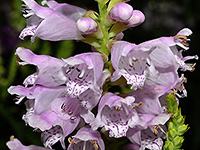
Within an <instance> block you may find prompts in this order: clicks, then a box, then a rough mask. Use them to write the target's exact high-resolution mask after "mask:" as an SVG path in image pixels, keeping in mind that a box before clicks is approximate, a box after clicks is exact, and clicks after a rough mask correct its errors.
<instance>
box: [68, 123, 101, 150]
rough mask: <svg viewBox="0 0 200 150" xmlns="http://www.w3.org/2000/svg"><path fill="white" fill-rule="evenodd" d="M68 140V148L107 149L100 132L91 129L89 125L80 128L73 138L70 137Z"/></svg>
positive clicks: (74, 149)
mask: <svg viewBox="0 0 200 150" xmlns="http://www.w3.org/2000/svg"><path fill="white" fill-rule="evenodd" d="M68 141H69V143H70V144H69V146H68V148H67V150H78V149H87V150H105V146H104V142H103V140H102V139H101V135H100V133H99V132H98V131H94V130H92V129H90V128H89V127H88V126H86V127H82V128H81V129H79V131H78V132H77V133H76V135H74V136H73V139H71V138H69V139H68Z"/></svg>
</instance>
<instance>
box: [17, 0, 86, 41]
mask: <svg viewBox="0 0 200 150" xmlns="http://www.w3.org/2000/svg"><path fill="white" fill-rule="evenodd" d="M22 1H23V2H24V3H25V8H23V9H22V12H23V13H24V15H23V16H24V17H25V18H26V19H27V27H26V28H25V29H23V31H22V32H21V34H20V36H19V37H20V38H21V39H24V37H26V36H29V35H30V36H32V37H31V41H32V42H33V41H34V39H35V37H39V38H41V39H43V40H50V41H59V40H80V39H82V38H83V37H82V35H81V32H80V31H79V30H78V28H77V26H76V21H77V20H78V19H79V18H81V17H82V15H84V14H85V13H86V12H87V11H86V10H84V9H82V8H79V7H76V6H73V5H69V4H65V3H63V4H59V3H57V2H55V1H49V2H46V1H43V4H47V5H48V6H49V7H42V6H40V5H38V4H37V3H36V2H35V1H34V0H22Z"/></svg>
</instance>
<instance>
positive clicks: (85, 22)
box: [76, 17, 97, 34]
mask: <svg viewBox="0 0 200 150" xmlns="http://www.w3.org/2000/svg"><path fill="white" fill-rule="evenodd" d="M76 24H77V27H78V29H79V30H80V31H81V32H82V33H83V34H91V33H93V32H95V31H96V30H97V23H96V22H95V21H94V20H93V19H91V18H86V17H84V18H80V19H79V20H78V21H77V22H76Z"/></svg>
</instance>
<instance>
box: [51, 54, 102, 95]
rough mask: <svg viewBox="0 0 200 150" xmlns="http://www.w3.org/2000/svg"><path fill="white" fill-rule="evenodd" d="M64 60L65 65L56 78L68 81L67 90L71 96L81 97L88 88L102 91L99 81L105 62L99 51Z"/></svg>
mask: <svg viewBox="0 0 200 150" xmlns="http://www.w3.org/2000/svg"><path fill="white" fill-rule="evenodd" d="M63 61H64V62H65V65H64V66H63V67H62V69H61V71H60V72H59V73H58V74H57V75H55V76H54V79H55V81H56V80H57V79H58V80H60V79H62V80H63V81H64V82H65V83H66V91H67V93H68V94H69V95H70V96H71V97H79V96H80V95H81V94H82V93H83V92H84V91H87V90H92V91H94V92H95V93H96V94H99V93H101V90H100V85H102V83H98V81H99V80H101V77H102V75H103V65H104V63H103V60H102V57H101V55H100V54H99V53H95V52H93V53H83V54H79V55H76V56H74V57H70V58H67V59H63ZM103 82H104V81H103ZM99 84H100V85H99Z"/></svg>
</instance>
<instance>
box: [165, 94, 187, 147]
mask: <svg viewBox="0 0 200 150" xmlns="http://www.w3.org/2000/svg"><path fill="white" fill-rule="evenodd" d="M166 103H167V107H166V109H167V113H170V114H171V119H170V120H169V121H168V132H167V134H166V138H167V139H166V141H165V145H164V147H163V150H175V149H176V150H177V149H181V146H182V144H183V141H184V137H183V134H184V133H185V132H187V131H188V130H189V128H190V127H188V124H187V125H186V124H184V122H185V117H184V116H182V114H181V108H178V103H177V101H176V97H175V96H174V95H173V94H169V95H168V96H167V97H166Z"/></svg>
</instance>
